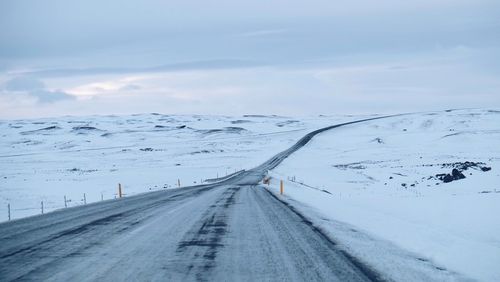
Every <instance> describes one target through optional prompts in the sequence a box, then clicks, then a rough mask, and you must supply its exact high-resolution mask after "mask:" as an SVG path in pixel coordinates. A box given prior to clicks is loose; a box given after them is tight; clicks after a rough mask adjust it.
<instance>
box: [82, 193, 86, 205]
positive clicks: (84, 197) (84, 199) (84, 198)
mask: <svg viewBox="0 0 500 282" xmlns="http://www.w3.org/2000/svg"><path fill="white" fill-rule="evenodd" d="M83 204H84V205H86V204H87V197H86V196H85V193H83Z"/></svg>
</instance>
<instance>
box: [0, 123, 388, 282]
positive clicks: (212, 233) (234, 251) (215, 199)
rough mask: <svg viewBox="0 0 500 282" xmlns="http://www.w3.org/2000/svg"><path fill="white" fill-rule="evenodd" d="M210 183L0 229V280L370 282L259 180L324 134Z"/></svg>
mask: <svg viewBox="0 0 500 282" xmlns="http://www.w3.org/2000/svg"><path fill="white" fill-rule="evenodd" d="M379 118H384V117H377V118H371V119H365V120H358V121H353V122H349V123H343V124H338V125H333V126H329V127H325V128H322V129H319V130H316V131H313V132H311V133H309V134H307V135H306V136H304V137H303V138H302V139H300V140H299V141H298V142H297V143H296V144H295V145H293V146H292V147H291V148H289V149H287V150H285V151H283V152H281V153H279V154H277V155H275V156H274V157H272V158H271V159H270V160H268V161H267V162H265V163H263V164H262V165H260V166H258V167H256V168H254V169H251V170H248V171H242V172H240V173H237V174H235V175H234V176H232V177H231V178H228V179H224V180H222V181H220V182H218V183H214V184H209V185H200V186H193V187H187V188H181V189H174V190H166V191H158V192H151V193H146V194H141V195H138V196H133V197H128V198H123V199H118V200H110V201H105V202H100V203H95V204H89V205H86V206H81V207H75V208H68V209H64V210H59V211H56V212H52V213H48V214H45V215H41V216H35V217H30V218H25V219H20V220H16V221H12V222H6V223H2V224H0V281H11V280H21V281H40V280H47V281H75V280H76V281H82V280H83V281H96V280H99V281H125V280H127V281H130V280H132V281H172V280H175V281H177V280H187V281H192V280H198V281H200V280H201V281H205V280H210V281H212V280H218V281H220V280H223V281H241V280H245V281H246V280H248V281H255V280H281V281H293V280H295V281H304V280H309V281H311V280H312V281H378V280H381V278H380V277H381V276H380V275H378V274H377V273H376V272H375V271H373V270H372V269H370V268H369V267H368V266H366V265H364V264H363V263H362V262H360V261H358V260H357V259H355V258H354V257H352V256H350V255H349V254H347V253H345V252H344V251H342V250H340V249H339V248H337V247H336V245H335V242H333V241H331V240H330V239H329V238H328V237H327V236H325V235H324V234H323V233H322V232H321V231H320V230H319V229H317V228H315V227H314V226H313V225H312V224H311V222H309V221H308V220H306V219H305V218H304V217H303V216H302V215H301V214H299V213H297V212H296V211H295V210H293V209H292V208H290V207H288V206H287V205H286V204H285V203H283V202H281V201H280V200H279V199H278V198H276V197H275V196H274V195H273V194H271V193H270V192H268V191H267V190H266V189H264V188H263V187H262V186H259V185H258V183H259V182H260V181H261V180H262V178H263V177H264V175H265V173H266V172H267V170H269V169H272V168H274V167H276V166H277V165H278V164H279V163H281V162H282V161H283V160H284V159H285V158H287V157H288V156H290V155H291V154H292V153H293V152H295V151H296V150H298V149H300V148H301V147H303V146H304V145H305V144H307V143H308V142H309V141H310V140H311V139H312V138H313V137H314V136H315V135H316V134H319V133H321V132H323V131H326V130H330V129H333V128H337V127H340V126H345V125H349V124H353V123H359V122H363V121H368V120H374V119H379Z"/></svg>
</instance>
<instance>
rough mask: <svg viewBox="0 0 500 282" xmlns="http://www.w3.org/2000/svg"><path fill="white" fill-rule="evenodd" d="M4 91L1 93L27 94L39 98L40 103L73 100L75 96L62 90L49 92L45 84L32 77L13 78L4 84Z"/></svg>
mask: <svg viewBox="0 0 500 282" xmlns="http://www.w3.org/2000/svg"><path fill="white" fill-rule="evenodd" d="M3 89H4V91H2V92H1V93H3V94H7V95H15V94H18V93H21V94H27V95H29V96H32V97H35V98H37V100H38V102H39V103H53V102H57V101H61V100H72V99H74V96H72V95H69V94H67V93H65V92H64V91H61V90H48V89H46V87H45V84H44V83H43V82H42V81H40V80H38V79H36V78H33V77H30V76H20V77H15V78H12V79H10V80H8V81H6V82H5V83H4V87H3Z"/></svg>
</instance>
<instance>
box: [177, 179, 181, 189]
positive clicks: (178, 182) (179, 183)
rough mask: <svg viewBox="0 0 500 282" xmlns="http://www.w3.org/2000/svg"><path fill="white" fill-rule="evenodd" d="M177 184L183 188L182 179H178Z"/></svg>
mask: <svg viewBox="0 0 500 282" xmlns="http://www.w3.org/2000/svg"><path fill="white" fill-rule="evenodd" d="M177 186H179V188H181V180H180V179H177Z"/></svg>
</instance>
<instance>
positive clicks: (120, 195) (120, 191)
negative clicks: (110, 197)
mask: <svg viewBox="0 0 500 282" xmlns="http://www.w3.org/2000/svg"><path fill="white" fill-rule="evenodd" d="M121 197H122V185H121V184H120V183H118V198H121Z"/></svg>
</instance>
